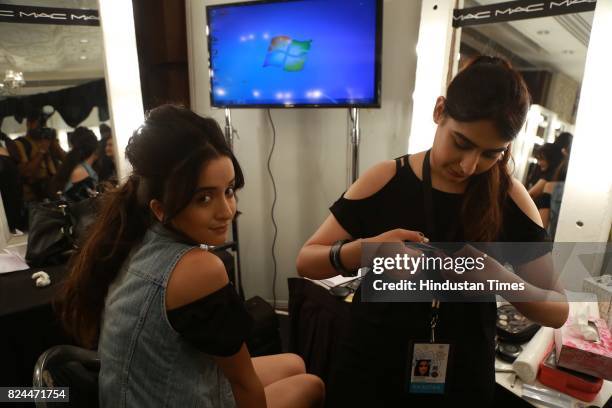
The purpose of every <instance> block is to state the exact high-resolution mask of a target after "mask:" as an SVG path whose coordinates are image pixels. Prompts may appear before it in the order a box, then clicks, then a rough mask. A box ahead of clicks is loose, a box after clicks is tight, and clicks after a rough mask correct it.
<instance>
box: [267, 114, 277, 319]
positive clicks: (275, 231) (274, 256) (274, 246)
mask: <svg viewBox="0 0 612 408" xmlns="http://www.w3.org/2000/svg"><path fill="white" fill-rule="evenodd" d="M267 111H268V118H269V119H270V125H271V126H272V147H271V148H270V154H269V155H268V174H269V175H270V180H272V189H273V190H274V200H272V209H271V210H270V216H271V217H272V225H274V238H273V239H272V262H273V263H274V275H273V278H272V297H273V298H274V303H273V307H274V309H276V255H275V253H274V252H275V249H276V237H277V236H278V225H276V220H275V219H274V208H275V207H276V182H275V181H274V175H273V174H272V168H271V167H270V162H271V161H272V153H274V147H275V146H276V127H275V126H274V121H273V120H272V113H271V112H270V108H268V109H267Z"/></svg>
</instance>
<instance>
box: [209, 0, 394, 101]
mask: <svg viewBox="0 0 612 408" xmlns="http://www.w3.org/2000/svg"><path fill="white" fill-rule="evenodd" d="M206 15H207V27H206V33H207V36H208V52H209V58H210V61H209V68H210V69H209V75H210V84H211V87H210V100H211V105H212V106H214V107H218V108H260V107H263V108H266V107H269V108H283V107H296V108H297V107H357V108H360V107H362V108H376V107H380V88H381V84H380V77H381V56H382V55H381V53H382V0H265V1H252V2H243V3H228V4H222V5H212V6H208V7H206Z"/></svg>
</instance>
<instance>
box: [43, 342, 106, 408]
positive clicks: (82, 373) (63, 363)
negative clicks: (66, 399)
mask: <svg viewBox="0 0 612 408" xmlns="http://www.w3.org/2000/svg"><path fill="white" fill-rule="evenodd" d="M99 372H100V359H99V357H98V353H97V352H96V351H93V350H87V349H84V348H81V347H77V346H70V345H60V346H54V347H51V348H50V349H48V350H47V351H45V352H44V353H43V354H42V355H41V356H40V357H39V358H38V361H37V362H36V365H35V366H34V375H33V378H32V384H33V386H34V387H70V403H68V404H66V403H62V404H61V406H62V407H64V408H67V407H83V406H86V407H97V406H98V374H99ZM52 405H54V404H48V403H46V402H44V401H38V402H36V407H37V408H47V407H50V406H52ZM57 405H58V406H59V405H60V404H59V403H58V404H57Z"/></svg>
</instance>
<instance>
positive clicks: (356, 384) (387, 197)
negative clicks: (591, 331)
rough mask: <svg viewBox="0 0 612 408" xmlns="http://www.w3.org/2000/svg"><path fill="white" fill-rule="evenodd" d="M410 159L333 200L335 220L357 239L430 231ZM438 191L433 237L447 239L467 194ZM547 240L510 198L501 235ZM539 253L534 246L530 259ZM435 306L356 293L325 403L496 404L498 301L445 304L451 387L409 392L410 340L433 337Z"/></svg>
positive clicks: (440, 333)
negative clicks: (369, 185) (367, 186)
mask: <svg viewBox="0 0 612 408" xmlns="http://www.w3.org/2000/svg"><path fill="white" fill-rule="evenodd" d="M404 159H405V160H402V161H398V162H397V163H398V169H397V173H396V175H395V176H394V177H393V178H392V179H391V180H390V181H389V182H388V183H387V184H386V185H385V186H384V187H383V188H382V189H381V190H379V191H378V192H376V193H375V194H373V195H372V196H370V197H367V198H365V199H361V200H349V199H346V198H344V196H342V197H341V198H340V199H339V200H338V201H336V202H335V203H334V204H333V205H332V206H331V208H330V210H331V212H332V214H333V215H334V217H335V218H336V220H338V222H339V223H340V225H342V227H343V228H344V229H345V230H346V231H347V232H348V233H349V234H351V236H352V237H353V238H363V237H372V236H376V235H378V234H381V233H383V232H385V231H389V230H392V229H395V228H404V229H410V230H416V231H426V230H427V226H426V217H425V208H424V204H423V191H424V190H423V183H422V181H421V180H419V179H418V178H417V176H416V174H415V173H414V172H413V171H412V169H411V168H410V165H409V164H408V159H407V157H405V158H404ZM432 194H433V207H434V213H435V218H436V222H435V234H434V237H430V238H432V241H433V240H434V239H436V240H442V239H444V238H437V237H445V236H446V235H447V232H448V230H449V229H455V227H454V226H455V225H457V221H458V220H459V216H460V208H461V200H462V195H461V194H453V193H446V192H442V191H439V190H435V189H433V191H432ZM456 230H457V233H456V234H457V235H456V240H457V241H460V240H462V237H463V232H462V231H461V229H456ZM545 240H547V235H546V231H545V230H544V229H542V228H541V227H540V226H538V225H537V224H535V223H534V222H533V221H532V220H531V219H530V218H529V217H528V216H527V215H525V214H524V213H523V212H522V211H521V210H520V208H519V207H518V206H517V205H516V203H514V201H513V200H512V199H511V198H508V201H507V203H506V206H505V208H504V224H503V232H502V234H501V236H500V237H499V239H498V241H507V242H517V241H518V242H531V241H536V242H540V241H545ZM540 255H542V254H541V253H538V252H533V251H532V253H530V254H528V255H525V258H527V257H532V258H531V259H534V258H535V257H537V256H540ZM526 260H527V259H521V260H520V262H521V263H522V262H524V261H526ZM514 266H517V265H516V264H515V265H514ZM430 312H431V303H362V302H361V293H360V291H357V293H356V295H355V297H354V299H353V303H352V305H351V317H350V321H349V330H348V334H347V335H346V336H345V337H344V338H343V340H342V343H341V346H340V348H339V352H338V355H337V356H336V358H335V362H334V367H333V368H332V373H331V378H330V382H329V384H328V388H327V391H328V394H327V395H328V396H327V406H329V407H337V406H353V407H372V406H376V407H396V406H397V407H407V406H415V407H419V406H427V407H437V406H440V407H447V406H453V407H455V406H473V407H481V406H482V407H487V406H490V404H491V403H492V400H493V394H494V390H495V372H494V363H495V347H494V346H495V344H494V342H495V321H496V305H495V303H494V302H487V303H442V304H441V307H440V312H439V323H438V326H437V328H436V339H437V340H439V341H442V342H444V341H449V342H451V343H453V345H454V350H453V354H454V357H453V361H452V362H451V367H450V369H449V370H450V372H449V377H448V378H447V387H448V393H447V394H446V395H444V396H433V395H426V396H422V395H421V396H419V395H414V394H408V393H407V392H404V391H403V390H404V389H405V388H406V386H407V381H408V378H409V376H408V372H407V366H408V364H409V362H408V357H409V356H408V346H409V344H410V342H411V341H422V340H424V341H428V340H429V337H430V332H431V331H430V326H429V318H430Z"/></svg>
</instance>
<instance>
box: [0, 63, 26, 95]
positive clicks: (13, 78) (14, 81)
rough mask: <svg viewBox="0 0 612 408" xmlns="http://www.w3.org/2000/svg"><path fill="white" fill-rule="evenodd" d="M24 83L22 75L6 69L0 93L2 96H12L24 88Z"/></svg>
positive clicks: (0, 85)
mask: <svg viewBox="0 0 612 408" xmlns="http://www.w3.org/2000/svg"><path fill="white" fill-rule="evenodd" d="M25 83H26V81H25V80H24V79H23V73H22V72H18V71H13V70H12V69H7V70H6V71H5V72H4V79H3V81H2V82H1V83H0V91H2V93H3V94H7V95H12V94H14V93H15V91H16V90H17V89H19V88H21V87H22V86H24V85H25Z"/></svg>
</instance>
